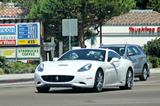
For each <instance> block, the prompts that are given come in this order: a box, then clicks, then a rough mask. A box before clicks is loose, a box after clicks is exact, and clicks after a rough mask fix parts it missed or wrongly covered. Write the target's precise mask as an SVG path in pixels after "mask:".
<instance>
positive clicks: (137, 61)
mask: <svg viewBox="0 0 160 106" xmlns="http://www.w3.org/2000/svg"><path fill="white" fill-rule="evenodd" d="M127 57H128V58H129V59H130V60H131V61H132V63H133V66H134V72H135V74H137V73H139V71H140V67H141V66H140V65H141V56H140V51H139V50H138V49H137V48H136V47H135V46H129V47H128V49H127Z"/></svg>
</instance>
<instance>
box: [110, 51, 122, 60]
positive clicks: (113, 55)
mask: <svg viewBox="0 0 160 106" xmlns="http://www.w3.org/2000/svg"><path fill="white" fill-rule="evenodd" d="M112 58H118V59H120V58H121V56H120V55H119V54H117V53H115V52H113V51H109V52H108V62H110V61H111V60H112Z"/></svg>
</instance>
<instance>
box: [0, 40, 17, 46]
mask: <svg viewBox="0 0 160 106" xmlns="http://www.w3.org/2000/svg"><path fill="white" fill-rule="evenodd" d="M0 46H16V40H0Z"/></svg>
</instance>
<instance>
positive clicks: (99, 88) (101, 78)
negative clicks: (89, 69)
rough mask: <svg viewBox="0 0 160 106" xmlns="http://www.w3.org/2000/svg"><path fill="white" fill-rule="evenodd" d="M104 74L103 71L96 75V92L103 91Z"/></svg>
mask: <svg viewBox="0 0 160 106" xmlns="http://www.w3.org/2000/svg"><path fill="white" fill-rule="evenodd" d="M103 82H104V74H103V71H102V70H98V71H97V72H96V75H95V82H94V87H93V89H94V91H96V92H101V91H102V90H103Z"/></svg>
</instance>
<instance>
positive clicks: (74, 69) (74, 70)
mask: <svg viewBox="0 0 160 106" xmlns="http://www.w3.org/2000/svg"><path fill="white" fill-rule="evenodd" d="M76 50H79V51H81V50H83V51H87V50H88V51H89V50H90V51H92V50H93V51H94V50H96V51H103V52H104V53H105V54H104V55H105V56H104V61H102V60H100V61H95V60H87V59H86V60H82V59H80V60H79V59H77V60H76V59H75V60H58V61H56V62H52V61H45V62H42V63H41V64H40V65H39V66H38V67H37V68H36V70H35V75H34V80H35V85H36V88H37V90H38V92H46V91H48V90H49V88H50V87H80V88H95V82H96V81H95V80H96V73H97V71H98V70H101V73H102V76H103V77H102V80H103V81H101V82H102V88H101V89H99V90H98V89H96V91H102V89H103V88H104V87H108V86H110V87H112V86H118V87H123V88H125V86H126V82H127V77H126V76H127V71H128V70H130V71H131V75H130V76H131V79H130V80H131V81H130V82H131V87H127V88H129V89H131V88H132V83H133V76H134V75H133V71H134V70H133V64H132V62H131V61H130V60H127V59H124V58H119V59H118V58H112V59H111V60H110V62H109V61H108V52H109V53H110V52H112V53H113V52H114V53H116V52H115V51H113V50H109V49H86V48H85V49H76ZM76 50H71V51H72V52H73V51H76ZM71 51H69V52H71ZM69 52H67V53H69ZM67 53H65V54H64V55H66V54H67ZM91 53H92V52H91ZM116 54H117V53H116ZM64 55H62V56H61V57H60V59H61V58H62V57H63V56H64ZM117 55H118V54H117ZM74 58H75V57H74ZM41 65H43V66H42V69H43V70H41V71H40V67H41ZM84 66H86V67H85V68H87V69H88V70H86V69H83V68H82V67H84ZM80 69H82V72H81V71H79V70H80ZM83 70H85V71H83ZM48 76H49V77H48ZM67 76H69V77H67ZM99 78H100V79H101V77H99ZM64 80H65V81H64ZM97 81H98V78H97ZM97 83H98V82H97ZM99 83H100V82H99ZM99 83H98V84H99ZM98 84H97V86H98Z"/></svg>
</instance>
